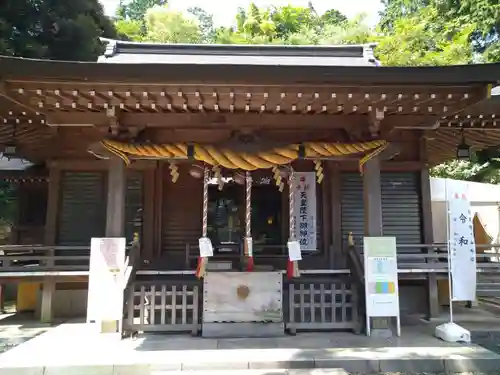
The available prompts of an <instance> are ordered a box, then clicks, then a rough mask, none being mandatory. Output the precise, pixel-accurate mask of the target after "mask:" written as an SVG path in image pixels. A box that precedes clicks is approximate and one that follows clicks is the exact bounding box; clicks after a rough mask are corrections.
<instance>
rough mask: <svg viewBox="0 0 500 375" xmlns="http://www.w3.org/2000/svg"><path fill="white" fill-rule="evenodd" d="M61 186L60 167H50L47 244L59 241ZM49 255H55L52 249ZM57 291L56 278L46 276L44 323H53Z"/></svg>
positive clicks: (43, 290) (46, 224) (42, 308)
mask: <svg viewBox="0 0 500 375" xmlns="http://www.w3.org/2000/svg"><path fill="white" fill-rule="evenodd" d="M60 188H61V171H60V170H59V169H58V168H55V167H50V168H49V191H48V198H47V212H46V217H45V235H44V237H45V238H44V243H45V245H55V244H56V241H57V219H58V216H59V215H58V214H59V197H60V194H59V191H60ZM48 255H50V256H54V255H55V254H54V252H53V251H51V252H50V253H49V254H48ZM55 293H56V282H55V280H54V278H52V277H47V278H44V281H43V284H42V301H41V307H40V320H41V321H42V323H52V320H53V317H54V307H53V301H54V297H55Z"/></svg>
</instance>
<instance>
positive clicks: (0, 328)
mask: <svg viewBox="0 0 500 375" xmlns="http://www.w3.org/2000/svg"><path fill="white" fill-rule="evenodd" d="M49 329H50V326H48V325H46V324H41V323H33V322H32V321H30V320H28V319H25V316H23V315H21V314H19V315H17V316H16V315H14V314H0V353H3V352H6V351H7V350H10V349H12V348H14V347H16V346H18V345H20V344H22V343H24V342H26V341H28V340H30V339H32V338H33V337H36V336H38V335H40V334H42V333H45V332H47V331H48V330H49Z"/></svg>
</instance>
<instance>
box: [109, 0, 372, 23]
mask: <svg viewBox="0 0 500 375" xmlns="http://www.w3.org/2000/svg"><path fill="white" fill-rule="evenodd" d="M100 1H101V3H102V4H103V5H104V8H105V10H106V13H107V14H108V15H114V14H115V10H116V7H117V6H118V3H119V0H100ZM250 2H251V0H218V1H217V0H169V4H170V6H171V7H173V8H176V9H187V8H190V7H194V6H198V7H200V8H203V9H205V10H206V11H207V12H208V13H211V14H213V16H214V21H215V23H216V25H231V24H232V23H233V22H234V15H235V14H236V9H237V8H238V7H242V8H245V9H246V8H247V7H248V4H249V3H250ZM253 2H254V3H255V4H256V5H257V6H259V7H261V6H266V5H287V4H293V5H298V6H307V3H308V0H253ZM312 3H313V4H314V7H315V8H316V11H317V12H318V13H323V12H325V11H326V10H328V9H332V8H334V9H337V10H339V11H340V12H342V13H344V14H345V15H346V16H347V17H349V18H351V17H354V16H355V15H357V14H358V13H361V12H364V13H366V14H367V15H368V18H367V22H368V23H369V24H371V25H374V24H376V23H377V20H378V12H379V11H380V10H381V9H382V4H381V3H380V0H313V1H312Z"/></svg>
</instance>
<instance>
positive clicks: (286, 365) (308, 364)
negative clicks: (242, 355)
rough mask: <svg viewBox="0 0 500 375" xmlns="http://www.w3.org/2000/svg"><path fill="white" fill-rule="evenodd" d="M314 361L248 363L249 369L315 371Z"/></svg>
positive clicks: (257, 361) (256, 361) (262, 361)
mask: <svg viewBox="0 0 500 375" xmlns="http://www.w3.org/2000/svg"><path fill="white" fill-rule="evenodd" d="M314 365H315V364H314V359H312V358H311V359H299V358H297V359H294V358H291V359H289V360H275V361H272V360H267V361H266V360H260V361H259V360H255V361H249V362H248V368H249V369H313V368H314Z"/></svg>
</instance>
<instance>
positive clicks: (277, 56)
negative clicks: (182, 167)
mask: <svg viewBox="0 0 500 375" xmlns="http://www.w3.org/2000/svg"><path fill="white" fill-rule="evenodd" d="M103 41H105V42H106V43H107V48H106V52H105V53H104V55H103V56H101V57H100V58H99V62H104V63H132V64H145V63H160V64H167V65H172V64H197V65H221V64H228V65H247V66H252V65H279V66H377V65H378V61H377V60H376V59H375V57H374V53H373V48H374V45H373V44H366V45H339V46H283V45H214V44H160V43H137V42H124V41H117V40H110V39H104V38H103Z"/></svg>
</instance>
